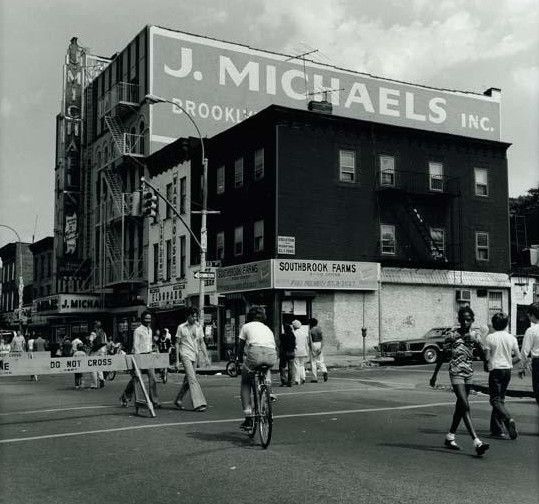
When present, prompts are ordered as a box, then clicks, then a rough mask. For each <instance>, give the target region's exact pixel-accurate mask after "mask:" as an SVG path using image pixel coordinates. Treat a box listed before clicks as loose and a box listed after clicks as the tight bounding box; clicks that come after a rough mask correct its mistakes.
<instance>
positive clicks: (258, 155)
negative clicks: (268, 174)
mask: <svg viewBox="0 0 539 504" xmlns="http://www.w3.org/2000/svg"><path fill="white" fill-rule="evenodd" d="M263 178H264V149H257V150H256V151H255V180H260V179H263Z"/></svg>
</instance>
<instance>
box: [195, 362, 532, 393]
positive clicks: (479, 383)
mask: <svg viewBox="0 0 539 504" xmlns="http://www.w3.org/2000/svg"><path fill="white" fill-rule="evenodd" d="M324 360H325V362H326V366H327V367H328V369H339V368H367V367H377V366H380V365H386V366H388V365H389V366H391V365H392V363H393V360H392V359H388V358H377V357H376V356H375V355H374V354H370V355H367V356H366V360H363V356H361V355H343V354H330V355H326V356H324ZM226 364H227V361H215V362H213V363H212V365H211V366H209V367H205V368H198V369H197V373H199V374H203V375H215V374H219V373H220V374H225V373H226ZM309 367H310V365H309ZM446 367H447V366H444V368H442V370H440V374H439V375H438V382H437V385H436V388H438V389H444V390H445V389H447V390H450V389H451V383H450V382H449V376H448V374H447V369H446ZM398 368H399V370H401V371H406V366H401V365H399V366H398ZM431 368H432V366H431V367H427V366H425V369H431ZM432 369H434V368H432ZM444 370H445V372H444ZM273 371H274V372H276V371H277V370H276V369H274V370H273ZM474 382H475V383H474V385H473V388H474V390H476V391H477V392H481V393H483V394H488V374H487V373H484V372H483V371H480V372H478V373H476V375H475V379H474ZM507 396H509V397H534V396H533V388H532V381H531V373H527V374H526V376H525V377H524V378H523V379H522V380H521V379H520V378H519V377H518V375H517V373H516V372H513V376H512V378H511V383H510V384H509V388H508V389H507Z"/></svg>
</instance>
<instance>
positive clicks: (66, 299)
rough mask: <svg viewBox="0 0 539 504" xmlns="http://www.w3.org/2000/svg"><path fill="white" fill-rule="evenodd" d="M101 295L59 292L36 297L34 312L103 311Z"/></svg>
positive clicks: (33, 305)
mask: <svg viewBox="0 0 539 504" xmlns="http://www.w3.org/2000/svg"><path fill="white" fill-rule="evenodd" d="M103 311H105V309H104V308H103V307H102V301H101V296H99V295H92V294H57V295H53V296H47V297H44V298H39V299H35V300H34V302H33V303H32V314H46V313H50V314H69V313H98V312H103Z"/></svg>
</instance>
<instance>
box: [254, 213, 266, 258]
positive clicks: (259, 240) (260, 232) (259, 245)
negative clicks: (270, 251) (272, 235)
mask: <svg viewBox="0 0 539 504" xmlns="http://www.w3.org/2000/svg"><path fill="white" fill-rule="evenodd" d="M254 239H255V241H254V251H255V252H260V251H262V250H264V221H263V220H259V221H256V222H255V228H254Z"/></svg>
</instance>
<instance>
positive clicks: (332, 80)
mask: <svg viewBox="0 0 539 504" xmlns="http://www.w3.org/2000/svg"><path fill="white" fill-rule="evenodd" d="M149 39H150V44H149V45H150V55H149V56H150V93H151V94H154V95H158V96H162V97H164V98H167V99H170V100H175V101H177V102H178V103H179V104H181V106H182V107H184V108H185V109H186V110H187V112H189V113H190V114H191V115H192V116H193V117H194V118H195V120H196V122H197V124H198V125H199V127H200V130H201V132H202V134H203V135H209V136H211V135H214V134H216V133H218V132H220V131H223V130H225V129H227V128H229V127H231V126H233V125H234V124H236V123H238V122H240V121H242V120H244V119H245V118H246V117H249V116H250V115H252V114H254V113H256V112H259V111H260V110H262V109H264V108H266V107H267V106H269V105H272V104H276V105H282V106H286V107H292V108H300V109H305V108H306V101H307V97H306V92H305V90H306V89H307V91H308V92H311V93H312V92H315V91H316V92H318V91H320V94H317V95H316V96H314V99H317V100H321V99H322V97H323V96H322V91H324V90H339V89H340V91H334V92H328V93H327V96H328V100H329V101H331V102H332V105H333V114H334V115H338V116H343V117H351V118H355V119H362V120H368V121H375V122H380V123H386V124H393V125H397V126H405V127H411V128H419V129H424V130H430V131H437V132H444V133H452V134H457V135H464V136H471V137H476V138H484V139H491V140H499V139H500V97H499V95H493V96H485V95H482V94H476V93H468V92H457V91H448V90H441V89H434V88H429V87H426V86H421V85H414V84H408V83H404V82H398V81H392V80H388V79H383V78H379V77H373V76H371V75H367V74H362V73H359V72H354V71H351V70H346V69H342V68H337V67H333V66H329V65H323V64H320V63H315V62H312V61H308V60H305V72H304V64H303V63H304V62H303V61H302V60H301V59H298V58H296V59H290V56H289V55H283V54H277V53H272V52H268V51H262V50H258V49H253V48H251V47H248V46H244V45H240V44H234V43H229V42H224V41H219V40H214V39H209V38H206V37H201V36H196V35H190V34H186V33H181V32H177V31H172V30H167V29H164V28H160V27H157V26H151V27H150V28H149ZM309 98H310V97H309ZM181 113H182V111H181V110H180V109H179V108H177V107H173V106H172V105H170V106H169V105H160V106H157V107H151V115H152V119H151V122H152V125H153V126H152V151H154V150H156V149H158V148H160V147H162V144H163V143H169V142H171V141H173V140H174V139H176V138H177V137H178V135H182V134H184V135H188V134H190V133H192V132H191V131H190V130H187V128H189V125H188V123H187V122H186V123H185V126H184V127H185V128H186V130H185V131H180V132H178V128H179V127H181V125H180V124H179V123H178V121H177V115H176V114H181Z"/></svg>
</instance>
